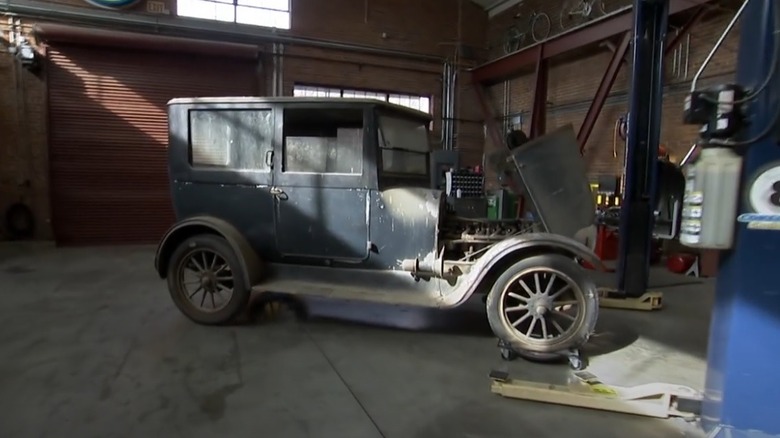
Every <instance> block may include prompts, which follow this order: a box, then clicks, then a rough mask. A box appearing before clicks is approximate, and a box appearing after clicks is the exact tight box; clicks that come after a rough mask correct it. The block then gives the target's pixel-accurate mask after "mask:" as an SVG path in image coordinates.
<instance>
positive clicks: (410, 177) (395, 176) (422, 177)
mask: <svg viewBox="0 0 780 438" xmlns="http://www.w3.org/2000/svg"><path fill="white" fill-rule="evenodd" d="M382 116H388V117H398V118H402V119H403V118H409V117H408V116H404V115H402V114H397V113H396V111H392V110H388V109H385V108H381V109H380V108H377V109H375V111H374V124H375V125H376V132H375V134H374V135H375V136H376V138H375V140H376V151H377V158H376V172H377V179H378V184H379V186H381V187H385V186H388V185H392V183H399V182H401V181H405V182H406V181H408V182H411V181H424V182H425V183H426V184H427V183H428V181H430V175H431V154H432V153H433V149H432V148H431V144H430V140H429V142H428V147H429V149H428V152H426V153H425V173H424V174H416V173H401V172H390V171H385V170H384V169H385V165H384V156H383V153H382V150H384V149H385V148H383V147H382V145H381V142H380V140H379V125H380V123H382ZM423 121H424V120H421V122H423Z"/></svg>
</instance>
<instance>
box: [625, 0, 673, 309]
mask: <svg viewBox="0 0 780 438" xmlns="http://www.w3.org/2000/svg"><path fill="white" fill-rule="evenodd" d="M668 22H669V0H634V35H633V40H632V44H633V69H632V73H631V94H630V104H629V115H628V133H627V138H626V141H627V142H628V146H627V148H626V169H625V189H624V193H623V204H622V207H621V211H620V239H619V245H620V248H619V255H618V284H617V294H618V295H622V296H625V297H629V298H638V297H640V296H642V295H644V294H645V292H647V282H648V276H649V271H650V249H651V243H652V231H653V224H654V220H653V212H654V210H655V202H654V199H655V192H656V190H657V182H656V180H657V171H656V170H657V163H658V143H659V141H660V136H661V107H662V104H663V73H664V50H665V48H666V33H667V29H668Z"/></svg>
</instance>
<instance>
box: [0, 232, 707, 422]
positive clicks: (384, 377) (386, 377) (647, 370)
mask: <svg viewBox="0 0 780 438" xmlns="http://www.w3.org/2000/svg"><path fill="white" fill-rule="evenodd" d="M152 259H153V248H149V247H125V248H88V249H87V248H80V249H53V248H50V247H46V246H21V247H20V246H18V245H9V244H5V245H0V291H1V292H2V298H3V305H2V307H0V319H1V320H2V321H3V325H2V330H0V435H2V436H6V437H15V438H16V437H48V436H57V437H62V436H74V437H76V436H78V437H80V438H86V437H125V436H127V437H130V436H133V437H135V436H139V437H140V436H161V437H162V436H164V437H169V436H170V437H176V436H182V437H183V436H187V437H201V436H202V437H206V436H229V437H250V436H251V437H258V436H261V437H279V438H282V437H295V438H297V437H334V438H335V437H338V438H351V437H356V438H358V437H359V438H371V437H398V438H401V437H404V438H411V437H420V438H435V437H447V438H455V437H469V438H476V437H480V438H488V437H496V438H498V437H502V438H503V437H534V438H545V437H581V438H586V437H599V438H609V437H621V438H624V437H632V438H651V437H659V438H660V437H663V438H668V437H673V436H699V435H700V433H699V432H697V430H696V425H695V424H687V423H685V422H683V421H682V420H655V419H647V418H642V417H635V416H630V415H623V414H613V413H606V412H599V411H591V410H586V409H577V408H569V407H563V406H555V405H546V404H539V403H533V402H524V401H519V400H512V399H505V398H502V397H499V396H497V395H494V394H491V393H490V390H489V384H490V382H489V379H488V377H487V376H488V373H489V372H490V370H491V369H504V370H508V371H510V373H511V374H512V376H513V377H515V378H520V379H526V380H536V381H548V382H552V383H564V382H565V381H566V379H567V376H568V375H569V374H570V371H569V369H568V367H567V366H566V365H565V364H562V365H557V364H536V363H530V362H527V361H523V360H518V361H515V362H512V363H507V362H503V361H502V360H501V359H500V357H499V354H498V351H497V349H496V347H495V340H494V338H493V337H492V336H491V334H490V330H489V328H488V325H487V322H486V320H485V317H484V311H483V310H482V309H480V303H479V302H475V303H470V304H469V305H468V306H466V307H464V308H461V309H458V310H457V311H450V312H441V311H429V310H419V309H398V308H386V307H382V306H367V305H359V304H355V303H340V302H314V301H312V302H310V310H311V312H312V314H313V316H314V317H313V318H310V319H308V320H306V321H298V320H296V319H295V318H294V317H292V316H291V315H289V316H288V315H285V314H283V315H281V317H280V318H279V319H278V320H275V321H267V320H261V321H260V322H257V321H254V322H251V323H247V324H244V325H240V326H233V327H219V328H217V327H201V326H197V325H194V324H193V323H191V322H190V321H189V320H187V319H185V318H184V317H183V316H182V315H181V314H180V313H179V312H178V311H177V310H176V309H175V308H174V306H173V304H172V302H171V301H170V299H169V296H168V293H167V291H166V288H165V284H164V282H162V281H160V280H159V279H158V278H157V277H156V276H155V274H154V272H153V269H152ZM610 280H611V279H610V278H609V277H605V278H601V279H600V281H601V282H602V283H608V282H609V281H610ZM691 282H699V280H697V279H692V278H689V277H688V278H686V277H680V276H674V275H671V274H669V273H668V272H663V271H659V272H656V273H654V279H653V281H652V283H653V285H654V286H656V287H657V288H659V290H663V291H664V292H665V294H666V295H665V302H666V305H667V309H665V310H663V311H661V312H656V313H652V314H651V313H645V312H628V311H609V310H603V311H602V316H601V318H600V322H599V326H598V334H597V336H596V337H595V338H593V340H592V341H591V343H590V344H589V345H588V346H587V348H586V349H585V351H586V354H588V355H589V356H590V367H589V370H590V371H591V372H594V373H595V374H597V375H598V376H599V377H600V378H601V379H602V380H603V381H605V382H606V383H613V384H618V385H636V384H641V383H647V382H656V381H657V382H668V383H679V384H685V385H689V386H692V387H694V388H696V389H701V388H702V385H703V381H704V369H705V365H706V364H705V350H706V341H707V327H708V320H709V309H710V306H711V302H712V298H711V291H712V284H711V282H708V281H704V283H703V284H690V283H691ZM680 283H689V284H687V285H680ZM675 284H677V285H675Z"/></svg>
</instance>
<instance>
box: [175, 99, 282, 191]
mask: <svg viewBox="0 0 780 438" xmlns="http://www.w3.org/2000/svg"><path fill="white" fill-rule="evenodd" d="M177 111H178V112H179V115H178V116H176V117H178V121H177V123H180V124H183V126H186V136H185V138H183V139H181V140H183V141H181V140H179V139H176V138H173V139H171V140H170V143H171V145H174V144H175V143H181V145H180V146H179V147H177V148H172V149H171V151H170V152H169V153H170V154H174V153H175V154H176V156H175V157H172V158H171V160H170V161H171V165H172V166H174V165H175V166H176V167H177V168H181V167H186V169H187V174H188V175H189V177H188V178H186V179H187V180H189V181H191V182H200V183H210V184H233V185H253V184H254V185H261V186H266V185H271V183H272V182H273V177H274V168H273V167H275V166H276V163H275V161H274V162H273V167H272V168H271V169H270V170H259V169H235V168H230V167H226V168H220V167H200V166H197V165H193V163H192V118H191V117H190V114H191V113H192V112H194V111H271V117H270V123H271V125H272V128H271V130H270V132H271V150H272V151H274V153H273V154H274V156H276V155H277V152H276V151H277V143H278V138H277V136H278V129H277V127H278V123H277V117H278V114H277V111H276V109H275V108H274V106H273V105H270V104H267V103H252V104H245V103H203V104H197V103H196V104H188V105H182V108H180V109H177ZM169 147H170V146H169ZM180 149H183V150H180ZM177 174H178V172H177Z"/></svg>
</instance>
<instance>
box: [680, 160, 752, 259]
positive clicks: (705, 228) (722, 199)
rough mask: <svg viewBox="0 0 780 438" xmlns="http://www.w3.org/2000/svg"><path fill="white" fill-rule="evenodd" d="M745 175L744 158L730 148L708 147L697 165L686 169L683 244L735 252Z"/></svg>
mask: <svg viewBox="0 0 780 438" xmlns="http://www.w3.org/2000/svg"><path fill="white" fill-rule="evenodd" d="M741 172H742V157H740V156H739V155H738V154H736V153H735V152H734V151H733V150H732V149H731V148H728V147H708V146H704V148H703V149H702V151H701V155H700V156H699V157H698V158H697V159H696V161H695V162H693V163H691V164H689V165H687V166H686V168H685V169H684V173H685V179H686V181H685V196H684V198H683V208H682V223H681V225H680V243H682V244H683V245H687V246H689V247H693V248H709V249H728V248H731V245H732V243H733V241H734V228H735V223H736V220H737V208H738V206H739V181H740V174H741Z"/></svg>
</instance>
